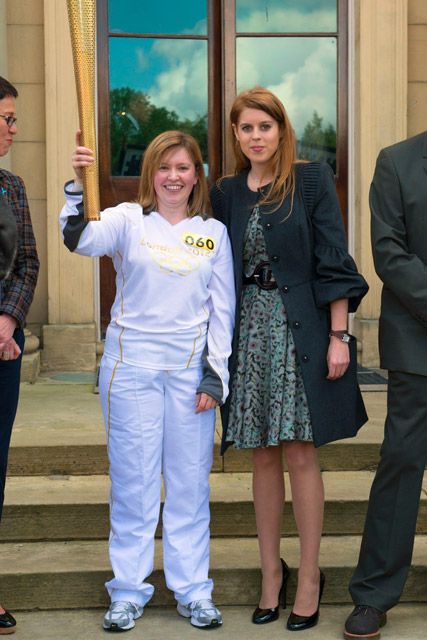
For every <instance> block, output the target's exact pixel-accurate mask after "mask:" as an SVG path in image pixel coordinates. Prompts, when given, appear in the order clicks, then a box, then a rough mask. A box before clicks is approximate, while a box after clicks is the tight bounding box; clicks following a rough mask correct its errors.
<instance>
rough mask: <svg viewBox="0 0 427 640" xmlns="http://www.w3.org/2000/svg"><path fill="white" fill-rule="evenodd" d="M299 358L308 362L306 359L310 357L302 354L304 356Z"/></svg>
mask: <svg viewBox="0 0 427 640" xmlns="http://www.w3.org/2000/svg"><path fill="white" fill-rule="evenodd" d="M301 360H302V361H303V362H308V361H309V360H310V358H309V357H308V356H307V355H304V356H303V357H302V358H301Z"/></svg>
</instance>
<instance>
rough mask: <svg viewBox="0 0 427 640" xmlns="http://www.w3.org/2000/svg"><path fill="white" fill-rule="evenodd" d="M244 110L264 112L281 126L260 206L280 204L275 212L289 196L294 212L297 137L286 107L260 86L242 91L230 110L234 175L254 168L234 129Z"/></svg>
mask: <svg viewBox="0 0 427 640" xmlns="http://www.w3.org/2000/svg"><path fill="white" fill-rule="evenodd" d="M244 109H259V110H260V111H265V113H268V115H269V116H270V117H271V118H273V120H275V121H276V122H277V124H278V125H279V144H278V146H277V149H276V151H275V153H274V155H273V157H272V159H271V170H272V173H273V176H274V178H273V182H272V183H271V185H270V187H269V189H268V191H267V193H265V194H264V196H263V198H262V199H261V201H260V204H267V205H270V204H271V205H277V206H276V207H275V209H278V208H279V207H280V206H281V204H282V203H283V201H284V199H285V198H286V196H287V195H288V194H289V193H290V194H291V211H292V206H293V200H294V194H295V169H294V165H295V162H296V138H295V132H294V130H293V127H292V125H291V122H290V120H289V118H288V115H287V113H286V110H285V107H284V106H283V104H282V102H281V101H280V100H279V98H278V97H277V96H276V95H274V93H272V92H271V91H269V90H268V89H265V88H264V87H260V86H256V87H253V88H252V89H249V90H247V91H243V92H242V93H240V94H239V95H238V96H236V98H235V99H234V102H233V105H232V107H231V111H230V130H229V134H230V135H231V139H232V141H233V151H234V158H235V169H234V172H235V174H238V173H240V172H241V171H243V170H245V169H250V167H251V163H250V161H249V160H248V158H247V157H246V156H245V154H244V153H243V152H242V150H241V148H240V144H239V141H238V140H237V139H236V136H235V134H234V127H237V125H238V123H239V118H240V116H241V113H242V111H243V110H244Z"/></svg>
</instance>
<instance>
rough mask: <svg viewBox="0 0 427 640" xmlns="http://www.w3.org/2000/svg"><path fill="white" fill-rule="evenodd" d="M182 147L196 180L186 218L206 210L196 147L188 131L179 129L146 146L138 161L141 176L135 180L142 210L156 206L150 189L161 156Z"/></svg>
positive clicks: (203, 186)
mask: <svg viewBox="0 0 427 640" xmlns="http://www.w3.org/2000/svg"><path fill="white" fill-rule="evenodd" d="M180 147H182V148H183V149H185V150H186V151H187V152H188V155H189V156H190V158H191V160H192V162H194V166H195V169H196V175H197V178H198V180H197V182H196V184H195V185H194V187H193V190H192V192H191V194H190V197H189V200H188V213H187V215H188V217H190V218H191V217H193V216H196V215H198V214H201V213H203V214H206V212H207V211H208V187H207V183H206V177H205V170H204V168H203V159H202V153H201V151H200V147H199V145H198V143H197V141H196V140H195V139H194V138H193V136H190V134H188V133H183V132H182V131H164V132H163V133H160V134H159V135H158V136H156V137H155V138H154V140H152V141H151V142H150V144H149V145H148V147H147V149H146V151H145V153H144V159H143V161H142V168H141V178H140V180H139V191H138V202H139V204H140V205H142V207H143V209H144V212H147V213H149V212H150V211H154V210H155V209H157V204H158V203H157V198H156V192H155V190H154V174H155V173H156V171H157V170H158V169H159V167H160V165H161V163H162V160H163V158H164V156H165V155H166V154H167V153H169V152H170V151H172V150H173V149H177V148H180Z"/></svg>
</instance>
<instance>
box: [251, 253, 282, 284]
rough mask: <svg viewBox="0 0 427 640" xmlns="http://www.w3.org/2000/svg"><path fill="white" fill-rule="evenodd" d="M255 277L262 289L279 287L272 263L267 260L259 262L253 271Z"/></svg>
mask: <svg viewBox="0 0 427 640" xmlns="http://www.w3.org/2000/svg"><path fill="white" fill-rule="evenodd" d="M253 278H255V282H256V284H257V286H258V287H259V288H260V289H264V290H265V291H271V289H277V282H276V281H275V279H274V276H273V272H272V270H271V267H270V263H269V262H268V261H267V260H265V261H264V262H260V263H259V264H257V266H256V267H255V270H254V272H253Z"/></svg>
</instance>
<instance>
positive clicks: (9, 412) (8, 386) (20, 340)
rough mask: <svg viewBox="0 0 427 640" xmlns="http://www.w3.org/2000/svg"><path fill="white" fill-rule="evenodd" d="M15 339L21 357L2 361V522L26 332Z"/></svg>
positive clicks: (19, 330) (0, 424) (0, 443)
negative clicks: (8, 460)
mask: <svg viewBox="0 0 427 640" xmlns="http://www.w3.org/2000/svg"><path fill="white" fill-rule="evenodd" d="M13 337H14V339H15V341H16V342H17V344H18V345H19V347H20V348H21V355H20V356H19V358H17V359H16V360H0V520H1V515H2V511H3V501H4V488H5V484H6V470H7V459H8V454H9V445H10V438H11V435H12V427H13V421H14V420H15V416H16V409H17V407H18V398H19V380H20V375H21V362H22V353H23V351H24V332H23V331H22V330H21V329H16V330H15V332H14V334H13Z"/></svg>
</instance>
